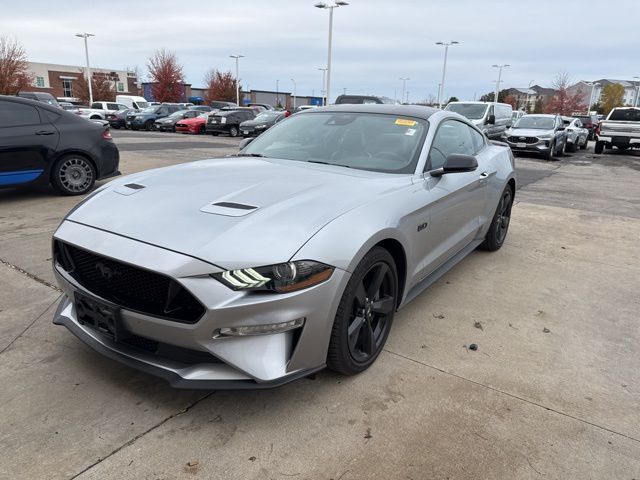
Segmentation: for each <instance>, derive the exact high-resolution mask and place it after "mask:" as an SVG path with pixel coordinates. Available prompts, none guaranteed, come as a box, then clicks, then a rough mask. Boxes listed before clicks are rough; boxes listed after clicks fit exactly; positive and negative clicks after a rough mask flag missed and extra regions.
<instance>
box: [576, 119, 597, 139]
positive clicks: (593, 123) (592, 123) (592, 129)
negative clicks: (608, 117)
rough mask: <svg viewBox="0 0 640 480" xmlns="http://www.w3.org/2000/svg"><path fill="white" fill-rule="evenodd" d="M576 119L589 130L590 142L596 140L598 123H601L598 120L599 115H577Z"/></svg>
mask: <svg viewBox="0 0 640 480" xmlns="http://www.w3.org/2000/svg"><path fill="white" fill-rule="evenodd" d="M575 118H578V119H580V122H581V123H582V126H583V127H584V128H586V129H587V130H589V140H595V139H596V128H597V127H598V123H600V120H598V116H597V115H575Z"/></svg>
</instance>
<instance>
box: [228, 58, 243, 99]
mask: <svg viewBox="0 0 640 480" xmlns="http://www.w3.org/2000/svg"><path fill="white" fill-rule="evenodd" d="M229 58H235V59H236V106H237V107H239V106H240V77H239V76H238V63H239V60H240V59H241V58H244V55H240V54H236V55H229Z"/></svg>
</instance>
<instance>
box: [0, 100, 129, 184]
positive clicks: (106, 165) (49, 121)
mask: <svg viewBox="0 0 640 480" xmlns="http://www.w3.org/2000/svg"><path fill="white" fill-rule="evenodd" d="M119 158H120V157H119V153H118V148H117V147H116V146H115V144H114V143H113V141H112V139H111V134H110V133H109V129H108V128H104V127H101V126H99V125H97V124H95V123H92V122H87V121H86V120H84V119H82V118H79V117H78V116H77V115H74V114H73V113H70V112H67V111H65V110H62V109H61V108H59V107H57V106H53V105H47V104H46V103H42V102H37V101H33V100H28V99H23V98H18V97H9V96H3V95H2V96H0V186H2V187H10V186H18V185H33V184H40V185H42V184H45V185H46V184H51V185H52V186H53V187H54V189H55V190H56V191H57V192H58V193H60V194H62V195H83V194H85V193H87V192H88V191H90V190H91V189H92V188H93V185H94V183H95V181H96V180H101V179H103V178H108V177H111V176H114V175H119V172H118V164H119Z"/></svg>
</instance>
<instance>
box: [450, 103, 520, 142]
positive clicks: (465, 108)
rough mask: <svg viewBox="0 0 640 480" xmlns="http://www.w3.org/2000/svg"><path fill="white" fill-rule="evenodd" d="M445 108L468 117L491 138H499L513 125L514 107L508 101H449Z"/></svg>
mask: <svg viewBox="0 0 640 480" xmlns="http://www.w3.org/2000/svg"><path fill="white" fill-rule="evenodd" d="M445 110H447V111H449V112H456V113H459V114H460V115H462V116H463V117H466V118H468V119H469V120H471V121H472V122H473V124H474V125H476V126H477V127H478V128H480V130H482V133H484V134H485V135H486V136H487V137H488V138H489V139H491V140H499V139H500V138H501V137H502V134H503V133H504V132H505V130H506V129H507V128H509V127H510V126H511V125H512V123H511V115H512V113H513V108H512V107H511V105H509V104H508V103H494V102H449V103H448V104H447V106H446V107H445Z"/></svg>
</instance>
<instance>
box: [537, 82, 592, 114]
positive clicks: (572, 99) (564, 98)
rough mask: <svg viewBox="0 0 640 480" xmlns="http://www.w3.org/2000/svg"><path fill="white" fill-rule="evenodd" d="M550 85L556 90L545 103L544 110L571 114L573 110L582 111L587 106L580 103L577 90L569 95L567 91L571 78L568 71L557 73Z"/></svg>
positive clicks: (580, 99)
mask: <svg viewBox="0 0 640 480" xmlns="http://www.w3.org/2000/svg"><path fill="white" fill-rule="evenodd" d="M551 86H552V87H553V88H554V89H555V90H556V94H555V96H554V97H553V98H552V99H550V100H549V102H547V104H546V105H545V112H547V113H558V114H560V115H573V113H574V112H577V111H582V110H584V109H585V108H586V107H587V106H586V105H583V104H582V98H581V95H580V93H579V92H578V93H576V94H574V95H571V93H570V92H569V87H570V86H571V78H570V77H569V74H568V73H566V72H560V73H558V74H557V75H556V77H555V78H554V80H553V82H552V83H551Z"/></svg>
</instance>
